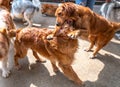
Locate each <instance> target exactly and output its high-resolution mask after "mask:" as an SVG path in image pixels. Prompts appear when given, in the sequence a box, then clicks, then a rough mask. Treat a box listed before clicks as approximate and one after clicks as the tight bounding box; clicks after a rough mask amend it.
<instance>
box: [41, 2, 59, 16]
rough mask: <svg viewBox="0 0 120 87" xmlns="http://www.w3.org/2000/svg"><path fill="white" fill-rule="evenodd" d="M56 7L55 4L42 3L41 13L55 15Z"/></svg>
mask: <svg viewBox="0 0 120 87" xmlns="http://www.w3.org/2000/svg"><path fill="white" fill-rule="evenodd" d="M57 8H58V6H57V5H53V4H42V9H41V13H42V14H45V15H48V16H55V11H56V9H57Z"/></svg>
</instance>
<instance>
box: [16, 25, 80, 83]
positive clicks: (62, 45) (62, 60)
mask: <svg viewBox="0 0 120 87" xmlns="http://www.w3.org/2000/svg"><path fill="white" fill-rule="evenodd" d="M16 32H17V33H16V40H15V49H16V53H15V56H14V61H15V66H16V67H18V68H19V67H20V65H19V63H18V59H19V58H24V57H25V56H26V54H27V51H28V49H29V48H30V49H32V50H33V51H35V52H38V53H39V54H40V55H42V56H44V57H45V58H47V59H49V60H50V61H51V64H52V67H53V71H54V72H57V71H58V68H57V66H56V62H58V65H59V67H60V68H61V69H62V71H63V73H64V75H65V76H67V77H68V78H69V79H70V80H73V81H74V82H75V83H77V84H79V85H81V84H82V81H81V80H80V79H79V77H78V76H77V74H76V73H75V72H74V70H73V68H72V67H71V64H72V62H73V60H74V54H75V52H76V51H77V49H78V40H77V39H71V38H69V37H68V36H67V34H68V33H69V32H72V31H71V30H70V29H63V30H61V31H59V32H57V34H56V36H55V37H53V38H52V39H50V40H47V36H48V35H49V34H52V33H53V30H51V29H41V28H35V27H32V28H24V29H21V30H19V31H16Z"/></svg>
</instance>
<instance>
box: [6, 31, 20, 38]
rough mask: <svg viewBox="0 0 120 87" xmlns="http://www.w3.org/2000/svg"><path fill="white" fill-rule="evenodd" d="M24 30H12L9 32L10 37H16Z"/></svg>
mask: <svg viewBox="0 0 120 87" xmlns="http://www.w3.org/2000/svg"><path fill="white" fill-rule="evenodd" d="M21 30H22V29H12V30H9V31H8V35H9V37H15V36H16V34H17V33H18V32H20V31H21Z"/></svg>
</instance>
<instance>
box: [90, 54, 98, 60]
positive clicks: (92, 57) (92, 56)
mask: <svg viewBox="0 0 120 87" xmlns="http://www.w3.org/2000/svg"><path fill="white" fill-rule="evenodd" d="M96 57H97V55H94V54H91V55H90V56H89V58H90V59H94V58H96Z"/></svg>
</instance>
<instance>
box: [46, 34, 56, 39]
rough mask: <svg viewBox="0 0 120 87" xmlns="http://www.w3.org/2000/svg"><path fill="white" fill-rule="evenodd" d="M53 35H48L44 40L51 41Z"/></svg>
mask: <svg viewBox="0 0 120 87" xmlns="http://www.w3.org/2000/svg"><path fill="white" fill-rule="evenodd" d="M53 37H54V36H53V34H50V35H48V36H47V37H46V38H47V40H52V39H53Z"/></svg>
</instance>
